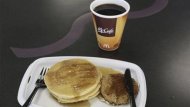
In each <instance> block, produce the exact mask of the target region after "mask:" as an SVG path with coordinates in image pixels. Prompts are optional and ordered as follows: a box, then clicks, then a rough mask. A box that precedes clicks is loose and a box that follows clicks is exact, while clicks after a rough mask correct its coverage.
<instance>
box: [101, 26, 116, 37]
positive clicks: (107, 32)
mask: <svg viewBox="0 0 190 107" xmlns="http://www.w3.org/2000/svg"><path fill="white" fill-rule="evenodd" d="M98 33H101V34H109V35H110V34H113V33H114V30H113V28H111V29H109V28H105V29H103V28H101V27H98Z"/></svg>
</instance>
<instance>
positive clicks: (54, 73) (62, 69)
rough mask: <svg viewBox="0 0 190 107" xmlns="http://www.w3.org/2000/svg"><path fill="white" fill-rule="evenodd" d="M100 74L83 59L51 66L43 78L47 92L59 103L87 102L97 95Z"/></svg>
mask: <svg viewBox="0 0 190 107" xmlns="http://www.w3.org/2000/svg"><path fill="white" fill-rule="evenodd" d="M101 77H102V74H101V73H100V72H99V71H98V70H97V68H96V66H95V65H93V64H92V63H91V62H89V61H87V60H85V59H75V58H74V59H68V60H63V61H61V62H58V63H56V64H55V65H53V66H52V67H51V68H50V69H49V70H48V72H47V73H46V75H45V77H44V82H45V84H46V86H47V89H48V90H49V92H50V93H51V94H52V95H53V96H54V97H55V98H56V99H57V100H58V101H59V102H61V103H74V102H79V101H84V100H89V99H91V98H93V97H95V96H97V95H98V94H99V88H100V80H101Z"/></svg>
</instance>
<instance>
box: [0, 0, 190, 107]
mask: <svg viewBox="0 0 190 107" xmlns="http://www.w3.org/2000/svg"><path fill="white" fill-rule="evenodd" d="M91 1H92V0H30V1H29V0H0V107H18V106H19V104H18V101H17V93H18V88H19V85H20V82H21V80H22V77H23V75H24V73H25V71H26V69H27V67H28V66H29V64H30V63H32V62H33V61H34V60H36V59H37V58H40V57H45V56H75V55H76V56H96V57H105V58H112V59H119V60H124V61H129V62H132V63H135V64H137V65H139V66H140V67H141V68H142V70H143V71H144V74H145V76H146V82H147V103H146V107H190V101H189V99H190V79H189V76H190V30H189V29H190V6H189V4H190V1H189V0H169V2H168V5H167V6H166V7H165V8H164V9H163V10H162V11H160V12H158V13H156V14H153V15H151V16H147V17H142V18H135V19H134V18H129V19H128V22H127V25H126V27H125V31H124V34H123V35H124V36H123V39H122V43H121V46H120V48H119V49H118V50H117V51H114V52H105V51H102V50H101V49H99V48H98V46H97V42H96V37H95V32H94V28H93V23H92V21H90V22H89V23H88V24H87V25H86V26H85V30H84V32H83V33H82V36H81V37H80V38H79V39H77V41H76V42H74V43H73V44H72V45H70V46H69V47H67V48H64V49H62V50H60V51H57V52H53V53H52V54H48V55H43V56H37V57H18V56H16V55H15V53H14V52H13V51H12V50H11V48H10V47H20V48H34V47H40V46H45V45H48V44H51V43H54V42H56V41H57V40H59V39H60V38H62V37H63V36H64V35H66V34H67V32H68V31H69V29H70V27H71V26H72V23H73V21H74V20H75V19H77V18H78V17H79V16H81V15H83V14H85V13H87V12H89V4H90V2H91ZM154 1H155V0H130V1H129V2H130V3H131V11H136V10H140V9H144V8H146V7H149V6H150V5H151V4H152V3H154ZM129 15H130V14H129ZM42 51H43V50H42Z"/></svg>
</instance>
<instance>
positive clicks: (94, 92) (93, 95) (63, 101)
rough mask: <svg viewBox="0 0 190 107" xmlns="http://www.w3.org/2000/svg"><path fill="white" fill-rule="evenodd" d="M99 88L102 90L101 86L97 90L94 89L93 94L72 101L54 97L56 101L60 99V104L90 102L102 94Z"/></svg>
mask: <svg viewBox="0 0 190 107" xmlns="http://www.w3.org/2000/svg"><path fill="white" fill-rule="evenodd" d="M99 88H100V85H98V86H97V87H96V89H94V90H93V91H92V92H90V93H88V94H86V95H83V96H79V97H75V98H71V99H63V98H59V97H58V96H55V95H53V96H54V97H55V98H56V99H58V102H60V103H74V102H79V101H85V100H90V99H91V98H94V97H96V96H97V95H98V94H99V93H100V91H99Z"/></svg>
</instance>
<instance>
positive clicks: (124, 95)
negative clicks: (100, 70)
mask: <svg viewBox="0 0 190 107" xmlns="http://www.w3.org/2000/svg"><path fill="white" fill-rule="evenodd" d="M133 83H134V94H135V95H137V93H138V89H139V88H138V84H137V82H136V81H135V80H133ZM100 90H101V91H100V92H101V94H102V96H103V98H104V99H105V100H106V101H108V102H109V103H111V104H114V105H120V104H127V103H128V102H129V94H128V91H127V89H126V88H125V84H124V75H123V74H109V75H105V76H103V78H102V81H101V89H100Z"/></svg>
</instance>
